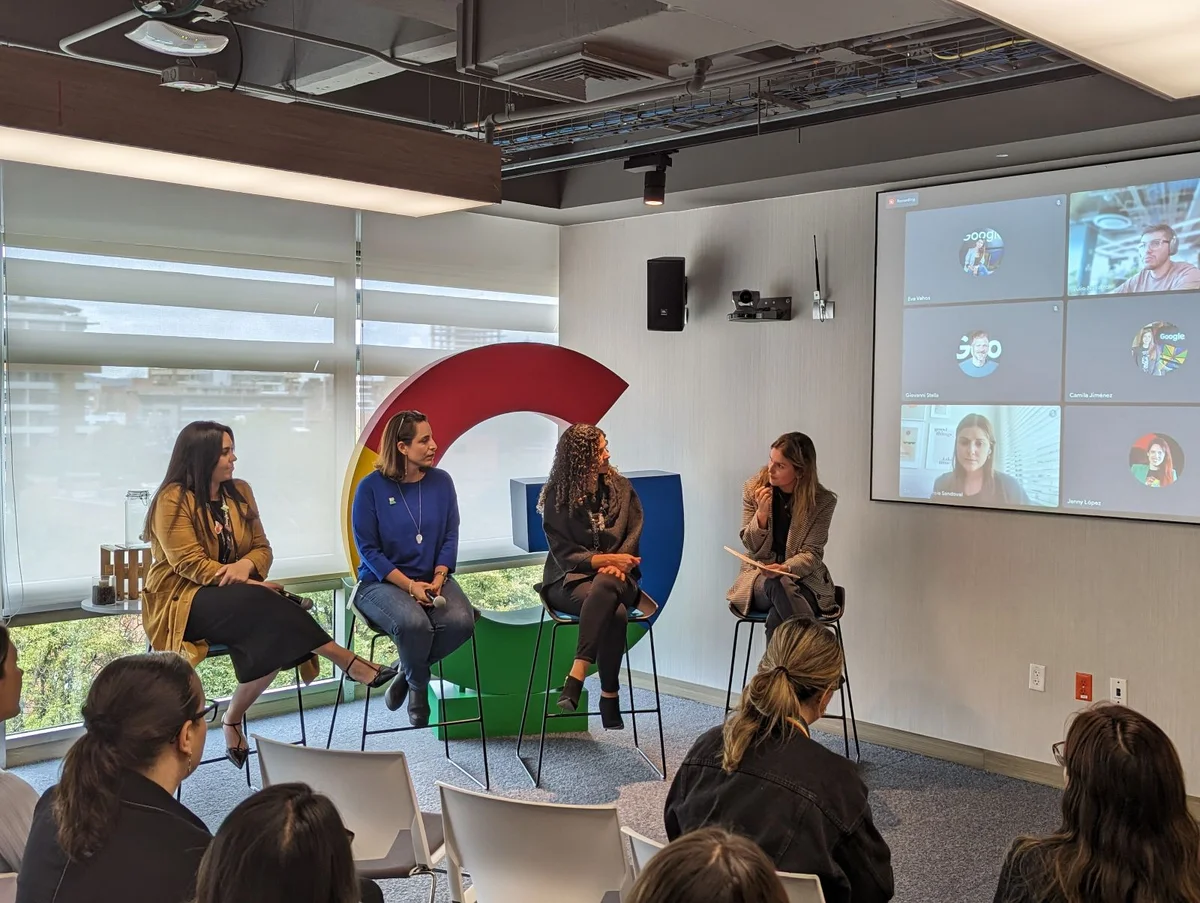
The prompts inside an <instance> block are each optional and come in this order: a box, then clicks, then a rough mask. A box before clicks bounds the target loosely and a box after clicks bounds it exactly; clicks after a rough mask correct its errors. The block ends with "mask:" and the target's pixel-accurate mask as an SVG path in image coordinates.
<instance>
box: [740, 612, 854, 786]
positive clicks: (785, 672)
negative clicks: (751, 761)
mask: <svg viewBox="0 0 1200 903" xmlns="http://www.w3.org/2000/svg"><path fill="white" fill-rule="evenodd" d="M843 664H844V662H843V657H842V650H841V648H840V647H839V646H838V642H837V639H836V638H835V637H834V635H833V633H832V632H831V631H830V630H829V629H828V628H826V627H824V626H822V625H821V624H818V623H817V622H816V621H813V620H811V619H808V618H788V620H786V621H784V622H783V623H782V624H780V625H779V627H778V628H777V629H776V630H775V632H774V633H773V634H772V635H771V642H769V643H768V644H767V651H766V652H765V653H763V657H762V661H760V662H759V663H758V672H757V673H756V674H755V675H754V677H752V678H751V679H750V683H748V684H746V688H745V689H744V690H742V699H741V702H740V703H738V708H737V711H736V712H734V714H733V715H732V716H731V717H730V718H729V720H728V721H726V722H725V732H724V737H723V742H722V746H723V748H724V752H723V754H722V757H721V768H723V769H724V770H725V772H726V773H727V774H733V772H735V771H736V770H737V767H738V766H739V765H740V764H741V763H742V757H743V756H744V755H745V754H746V750H747V749H749V748H750V745H751V744H752V743H758V742H761V741H762V740H763V739H764V738H766V737H768V736H770V735H771V734H772V733H774V732H775V731H782V732H784V734H785V736H790V735H791V733H792V732H793V731H795V730H796V727H795V726H794V724H793V723H792V721H790V720H789V719H799V718H801V717H802V713H801V710H800V707H801V706H802V705H803V704H804V703H806V702H808V701H809V700H810V699H812V698H813V697H816V696H820V695H821V694H823V693H824V692H825V691H826V690H829V689H832V688H834V687H836V686H838V681H840V680H841V677H842V667H843Z"/></svg>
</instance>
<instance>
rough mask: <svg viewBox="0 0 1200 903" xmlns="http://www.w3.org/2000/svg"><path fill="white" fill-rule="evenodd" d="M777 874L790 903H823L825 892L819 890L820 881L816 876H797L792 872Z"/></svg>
mask: <svg viewBox="0 0 1200 903" xmlns="http://www.w3.org/2000/svg"><path fill="white" fill-rule="evenodd" d="M778 874H779V880H780V881H781V882H782V883H783V889H784V891H786V892H787V898H788V900H789V901H790V903H825V892H824V891H822V890H821V879H820V878H818V877H817V876H816V875H797V874H794V873H793V872H779V873H778Z"/></svg>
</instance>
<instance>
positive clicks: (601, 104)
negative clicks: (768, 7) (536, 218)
mask: <svg viewBox="0 0 1200 903" xmlns="http://www.w3.org/2000/svg"><path fill="white" fill-rule="evenodd" d="M820 59H821V57H820V54H812V53H806V54H795V55H793V56H790V57H787V58H786V59H781V60H772V61H771V62H769V63H755V64H753V65H750V66H741V67H739V68H737V69H726V70H725V71H723V72H718V73H717V74H716V76H715V77H713V78H707V77H706V73H707V71H708V66H711V65H712V61H711V60H708V61H707V66H705V65H703V61H702V60H697V61H696V63H695V67H696V68H695V74H694V75H692V76H691V77H690V78H688V79H687V80H683V81H674V82H671V83H670V84H667V85H663V86H661V87H658V88H648V89H646V90H645V91H634V92H633V93H630V94H618V95H615V96H613V97H606V98H605V99H604V100H599V101H584V102H581V103H564V104H558V105H556V106H553V107H545V108H542V109H536V110H515V111H513V112H511V113H493V114H492V115H491V116H488V117H487V119H485V120H484V121H483V122H479V123H474V124H472V125H469V126H467V127H466V128H467V129H468V130H471V129H476V128H478V129H482V130H486V131H489V132H490V131H491V130H493V129H495V130H498V131H504V130H506V129H509V128H515V127H516V126H532V125H542V124H544V123H548V122H557V121H558V120H560V119H566V118H570V117H572V116H580V115H586V114H588V113H607V112H610V111H612V110H621V109H624V108H625V107H631V106H635V105H637V104H641V103H653V102H655V101H660V100H673V99H674V98H676V97H681V96H683V95H689V96H695V95H698V94H702V93H704V92H705V91H708V90H711V89H713V88H720V87H723V86H727V85H736V84H741V83H742V82H747V81H752V80H753V79H755V78H765V77H767V76H769V75H777V74H779V73H781V72H786V71H789V70H791V69H795V68H796V67H797V66H802V65H804V64H805V63H814V62H817V61H818V60H820ZM702 68H703V69H704V72H701V69H702Z"/></svg>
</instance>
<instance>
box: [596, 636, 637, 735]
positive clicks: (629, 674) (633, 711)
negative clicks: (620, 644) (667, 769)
mask: <svg viewBox="0 0 1200 903" xmlns="http://www.w3.org/2000/svg"><path fill="white" fill-rule="evenodd" d="M617 673H618V674H619V673H620V672H619V671H618V672H617ZM625 679H626V680H627V681H629V720H630V721H632V722H633V745H634V746H636V747H638V749H641V745H640V744H639V743H638V735H637V698H636V697H635V696H634V695H633V666H632V665H630V664H629V625H628V624H626V625H625ZM601 693H603V689H601Z"/></svg>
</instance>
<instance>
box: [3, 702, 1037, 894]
mask: <svg viewBox="0 0 1200 903" xmlns="http://www.w3.org/2000/svg"><path fill="white" fill-rule="evenodd" d="M593 682H594V678H593ZM589 689H590V690H591V692H593V693H596V691H597V690H598V687H596V686H590V688H589ZM637 695H638V705H639V706H646V705H652V704H653V695H652V694H651V693H649V692H647V691H638V694H637ZM331 712H332V708H331V707H326V708H320V709H314V710H312V711H310V712H309V713H308V730H309V738H310V741H315V740H317V738H319V742H320V743H321V744H322V745H323V744H324V740H325V737H326V735H327V732H328V730H329V719H330V714H331ZM721 714H722V713H721V710H720V709H718V708H714V707H712V706H708V705H703V704H701V703H697V702H691V701H689V700H683V699H678V698H674V697H669V696H664V697H663V723H664V732H665V736H666V747H667V764H668V767H669V769H670V774H673V772H674V769H675V768H676V767H677V766H678V764H679V762H680V760H681V759H682V758H683V755H684V754H685V753H686V751H687V749H688V747H689V746H690V745H691V743H692V741H693V740H694V739H695V738H696V736H697V735H698V734H700V733H701V732H702V731H704V730H706V729H708V728H709V727H712V726H713V725H716V724H718V723H719V722H720V720H721ZM403 715H404V713H403V712H399V713H396V714H395V715H393V714H391V713H389V712H387V710H386V709H384V708H383V706H382V705H379V706H375V705H372V707H371V721H372V725H371V726H372V728H376V727H387V726H391V725H390V724H389V722H394V723H395V724H396V725H399V724H400V723H401V721H400V720H399V719H400V718H402V717H403ZM628 721H629V717H628V716H626V730H625V731H621V732H616V731H613V732H606V731H604V730H602V729H601V728H600V725H599V720H598V719H594V720H593V722H592V732H591V733H590V734H562V735H552V736H551V737H549V738H548V739H547V741H546V758H545V762H544V765H543V769H542V787H541V788H540V789H537V790H534V789H532V788H531V786H530V782H529V780H528V778H527V777H526V775H525V772H524V770H523V769H522V768H521V766H520V765H519V764H518V763H517V761H516V758H515V751H516V743H515V741H513V740H509V739H496V740H491V741H489V742H488V759H489V764H490V772H491V778H492V791H493V792H494V793H498V794H502V795H505V796H510V797H514V798H519V799H534V800H546V801H552V802H561V803H592V804H595V803H612V802H615V803H616V804H617V807H618V809H619V811H620V816H621V820H622V823H623V824H626V825H628V826H629V827H631V828H633V829H634V830H636V831H640V832H641V833H643V834H645V835H647V836H649V837H654V838H658V839H665V835H664V832H663V821H662V809H663V802H664V801H665V799H666V794H667V786H668V785H667V784H666V783H665V782H663V781H661V780H659V779H658V778H657V776H656V775H655V774H654V772H653V771H652V770H651V769H650V768H649V767H648V766H647V765H646V763H645V761H644V760H643V759H642V758H641V757H640V756H639V755H637V753H636V752H635V751H634V750H633V748H632V747H633V737H632V732H631V731H630V730H629V729H628ZM404 723H407V722H404ZM361 724H362V703H361V702H360V703H354V704H352V705H350V706H348V707H347V706H343V707H342V709H341V710H340V711H339V714H338V722H337V730H336V732H335V733H334V742H333V745H334V746H335V747H337V748H342V749H357V748H358V742H359V731H360V729H361ZM638 728H639V737H640V739H641V740H642V747H643V749H645V750H647V752H648V754H649V755H650V756H651V758H652V759H655V760H656V757H657V755H658V742H657V741H658V735H657V731H656V730H655V729H654V724H653V721H652V719H651V717H650V716H641V717H639V719H638ZM250 731H251V733H258V734H262V735H263V736H267V737H275V738H279V739H282V740H289V741H290V740H294V739H297V736H298V728H297V723H296V716H295V715H288V716H281V717H277V718H270V719H264V720H260V721H257V722H251V725H250ZM814 736H815V737H817V738H818V739H820V741H821V742H822V743H824V744H826V745H827V746H829V747H830V748H831V749H834V750H836V751H840V750H841V749H842V739H841V737H840V736H833V735H826V734H820V733H814ZM221 748H222V741H221V732H220V731H219V730H213V731H212V732H211V734H210V739H209V749H208V755H216V754H219V753H220V750H221ZM367 748H368V749H403V750H404V751H405V752H406V753H407V754H408V758H409V763H410V767H411V769H412V777H413V784H414V786H415V787H416V789H417V794H418V796H420V798H421V806H422V808H423V809H427V810H433V811H436V810H437V809H438V795H437V788H436V786H435V782H436V781H445V782H447V783H451V784H456V785H459V786H464V787H471V786H473V785H471V784H470V783H469V782H468V781H467V779H466V778H464V777H463V776H462V774H461V773H460V772H459V771H458V769H456V768H455V767H454V766H453V765H451V764H449V763H448V762H447V761H446V759H445V758H444V757H443V754H442V752H443V748H442V744H441V742H440V741H438V740H435V739H434V737H433V733H432V731H411V732H407V733H403V734H389V735H385V736H382V737H372V738H369V740H368V746H367ZM529 749H530V747H529V746H525V747H524V748H523V751H525V750H529ZM536 750H537V744H536V742H535V743H534V744H533V746H532V751H533V752H534V753H536ZM451 752H452V754H453V755H455V757H456V758H457V759H458V761H460V762H461V763H462V764H463V765H464V766H465V767H466V768H467V769H468V770H470V771H472V772H473V773H476V774H482V759H481V755H480V745H479V742H478V741H466V740H464V741H454V742H452V743H451ZM256 763H257V759H252V760H251V763H250V766H249V767H250V768H251V769H253V771H252V774H253V780H254V785H255V786H256V787H257V786H259V777H258V770H257V764H256ZM58 768H59V763H58V762H56V761H55V762H41V763H38V764H35V765H27V766H23V767H20V768H16V769H14V772H15V773H16V774H19V775H20V776H21V777H23V778H24V779H25V780H27V781H29V782H30V783H31V784H33V786H34V787H35V788H37V790H38V791H39V792H40V791H43V790H45V789H46V788H47V787H49V786H50V785H51V784H53V783H54V782H55V780H56V778H57V774H58ZM861 770H862V775H863V779H864V780H865V781H866V783H867V785H868V786H869V787H870V790H871V801H872V808H873V811H874V815H875V822H876V824H877V825H878V826H879V828H880V830H881V831H882V833H883V835H884V837H885V838H886V839H887V841H888V844H889V845H890V846H891V849H892V866H893V869H894V871H895V875H896V897H895V899H896V901H897V903H990V901H991V900H992V897H993V893H994V891H995V887H996V880H997V877H998V875H999V872H1000V865H1001V863H1002V862H1003V859H1004V854H1005V852H1006V850H1007V849H1008V846H1009V844H1010V843H1011V842H1012V839H1013V838H1014V837H1016V836H1017V835H1018V834H1023V833H1041V832H1046V831H1049V830H1052V829H1053V828H1054V827H1055V826H1056V825H1057V823H1058V812H1059V809H1058V806H1059V792H1058V791H1057V790H1054V789H1052V788H1049V787H1043V786H1040V785H1036V784H1029V783H1026V782H1023V781H1018V780H1014V779H1012V778H1006V777H1001V776H999V775H994V774H989V773H987V772H982V771H976V770H975V769H972V768H967V767H965V766H961V765H954V764H951V763H948V762H942V761H939V760H936V759H930V758H926V757H924V756H918V755H914V754H912V753H907V752H903V751H900V750H895V749H889V748H887V747H882V746H874V745H870V744H863V746H862V765H861ZM670 774H669V775H668V776H670ZM248 793H249V791H248V790H247V789H246V784H245V780H244V778H243V777H242V776H241V775H239V774H238V773H237V772H236V771H235V770H234V768H233V766H232V765H229V764H228V763H225V762H220V763H216V764H212V765H206V766H204V767H203V768H200V769H198V770H197V771H196V773H195V774H194V775H193V776H192V777H191V778H189V779H188V781H187V783H186V784H184V790H183V801H184V803H185V804H186V805H188V806H189V807H190V808H191V809H192V810H193V811H194V812H195V813H196V814H197V815H199V816H200V817H201V818H202V819H204V821H205V822H206V823H207V824H208V825H209V826H210V827H211V828H212V829H213V830H214V831H215V830H216V829H217V828H218V827H219V825H220V823H221V821H222V819H223V818H224V817H225V816H226V815H227V814H228V813H229V811H230V810H231V809H233V807H234V806H236V805H237V804H238V803H239V802H241V801H242V800H243V799H245V798H246V796H247V795H248ZM382 884H383V887H384V894H385V896H386V898H387V900H388V901H389V903H401V901H404V903H409V901H412V903H416V901H424V900H427V899H428V886H429V885H428V882H427V880H426V879H423V878H422V879H414V880H411V881H385V882H382ZM440 885H441V886H440V888H439V895H438V900H439V903H440V901H448V900H449V896H448V895H447V892H446V887H445V882H444V881H441V882H440Z"/></svg>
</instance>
